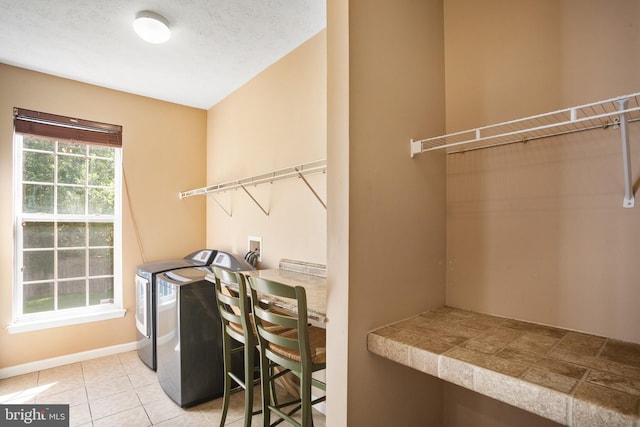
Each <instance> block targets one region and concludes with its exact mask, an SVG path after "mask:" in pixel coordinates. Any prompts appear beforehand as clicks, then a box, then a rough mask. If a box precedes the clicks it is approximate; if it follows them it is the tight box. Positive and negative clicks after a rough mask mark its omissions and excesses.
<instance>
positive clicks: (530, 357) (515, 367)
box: [367, 307, 640, 427]
mask: <svg viewBox="0 0 640 427" xmlns="http://www.w3.org/2000/svg"><path fill="white" fill-rule="evenodd" d="M367 346H368V349H369V351H371V352H372V353H375V354H377V355H379V356H382V357H384V358H387V359H389V360H392V361H394V362H397V363H400V364H403V365H406V366H408V367H411V368H413V369H417V370H418V371H421V372H425V373H427V374H429V375H433V376H436V377H438V378H441V379H443V380H445V381H449V382H452V383H454V384H457V385H459V386H462V387H465V388H468V389H470V390H473V391H475V392H477V393H480V394H483V395H485V396H489V397H492V398H494V399H497V400H499V401H502V402H505V403H508V404H510V405H513V406H516V407H518V408H521V409H524V410H526V411H529V412H532V413H535V414H538V415H540V416H542V417H545V418H548V419H550V420H553V421H556V422H558V423H561V424H565V425H570V426H590V427H591V426H607V427H610V426H640V344H634V343H628V342H623V341H617V340H613V339H608V338H604V337H599V336H595V335H587V334H583V333H578V332H573V331H568V330H564V329H558V328H553V327H548V326H542V325H537V324H533V323H526V322H521V321H517V320H512V319H506V318H502V317H496V316H490V315H486V314H480V313H475V312H471V311H465V310H459V309H456V308H451V307H441V308H438V309H435V310H431V311H428V312H425V313H422V314H420V315H418V316H415V317H412V318H410V319H407V320H403V321H401V322H398V323H395V324H392V325H389V326H386V327H383V328H380V329H378V330H375V331H373V332H371V333H369V334H368V338H367Z"/></svg>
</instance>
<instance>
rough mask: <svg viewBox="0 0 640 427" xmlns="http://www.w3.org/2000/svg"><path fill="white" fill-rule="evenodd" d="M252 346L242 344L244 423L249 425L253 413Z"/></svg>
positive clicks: (246, 425)
mask: <svg viewBox="0 0 640 427" xmlns="http://www.w3.org/2000/svg"><path fill="white" fill-rule="evenodd" d="M254 351H255V349H254V347H253V346H251V345H248V344H245V346H244V351H243V353H244V425H245V427H251V417H252V415H253V372H254V370H253V360H254V359H253V353H254Z"/></svg>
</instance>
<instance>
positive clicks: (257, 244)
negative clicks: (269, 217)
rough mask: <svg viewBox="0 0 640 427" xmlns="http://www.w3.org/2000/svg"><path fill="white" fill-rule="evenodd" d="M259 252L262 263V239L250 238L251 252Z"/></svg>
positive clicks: (259, 260) (259, 259)
mask: <svg viewBox="0 0 640 427" xmlns="http://www.w3.org/2000/svg"><path fill="white" fill-rule="evenodd" d="M256 250H257V251H258V262H262V237H255V236H249V252H255V251H256Z"/></svg>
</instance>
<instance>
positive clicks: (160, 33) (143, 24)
mask: <svg viewBox="0 0 640 427" xmlns="http://www.w3.org/2000/svg"><path fill="white" fill-rule="evenodd" d="M133 29H134V30H135V31H136V33H137V34H138V35H139V36H140V38H142V40H144V41H146V42H149V43H155V44H157V43H164V42H166V41H167V40H169V37H171V30H169V21H167V20H166V18H165V17H164V16H161V15H158V14H157V13H155V12H150V11H148V10H144V11H142V12H138V13H137V14H136V19H135V21H133Z"/></svg>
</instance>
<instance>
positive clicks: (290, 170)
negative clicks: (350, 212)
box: [179, 159, 327, 216]
mask: <svg viewBox="0 0 640 427" xmlns="http://www.w3.org/2000/svg"><path fill="white" fill-rule="evenodd" d="M326 171H327V161H326V159H322V160H315V161H313V162H308V163H301V164H299V165H294V166H288V167H285V168H282V169H277V170H274V171H271V172H266V173H262V174H259V175H253V176H249V177H246V178H241V179H236V180H233V181H226V182H222V183H219V184H214V185H209V186H206V187H202V188H196V189H194V190H188V191H183V192H181V193H180V194H179V196H180V199H184V198H185V197H191V196H205V195H208V196H213V195H214V194H216V193H222V192H225V191H230V190H236V189H238V188H240V189H242V190H244V191H245V193H247V195H248V196H249V197H250V198H251V200H253V202H254V203H255V204H256V205H258V207H259V208H260V209H261V210H262V211H263V212H264V213H265V215H269V212H268V211H267V210H266V209H265V208H264V207H263V206H262V205H260V203H258V201H257V200H256V199H255V198H254V197H253V195H252V194H251V192H249V190H248V189H247V187H251V186H256V185H259V184H266V183H274V182H277V181H282V180H285V179H291V178H300V179H302V181H303V182H304V183H305V185H306V186H307V187H308V188H309V190H311V192H312V193H313V195H314V196H315V197H316V199H318V201H319V202H320V203H321V204H322V206H323V207H324V208H325V209H326V208H327V205H326V203H325V202H324V201H323V200H322V198H321V197H320V195H319V194H318V193H317V192H316V191H315V189H314V188H313V187H312V186H311V184H309V181H307V179H306V178H305V177H306V176H308V175H314V174H319V173H326ZM214 200H215V201H216V203H218V205H219V206H220V207H221V208H222V209H223V210H224V211H225V212H226V213H227V215H229V216H231V213H230V212H229V211H228V210H227V209H225V208H224V207H223V206H222V204H220V202H218V200H217V199H215V198H214Z"/></svg>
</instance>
